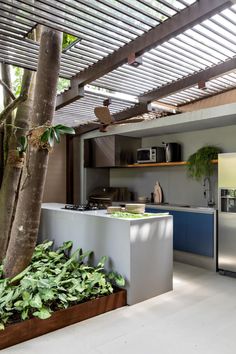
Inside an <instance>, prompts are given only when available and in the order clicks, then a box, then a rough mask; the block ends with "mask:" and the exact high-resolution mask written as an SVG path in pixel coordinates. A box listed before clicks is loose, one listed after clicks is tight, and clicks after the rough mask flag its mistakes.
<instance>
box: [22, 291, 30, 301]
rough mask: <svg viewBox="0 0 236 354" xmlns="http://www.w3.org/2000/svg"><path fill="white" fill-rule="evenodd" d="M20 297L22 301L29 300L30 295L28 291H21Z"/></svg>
mask: <svg viewBox="0 0 236 354" xmlns="http://www.w3.org/2000/svg"><path fill="white" fill-rule="evenodd" d="M22 298H23V300H24V301H29V300H30V298H31V295H30V293H29V292H28V291H23V293H22Z"/></svg>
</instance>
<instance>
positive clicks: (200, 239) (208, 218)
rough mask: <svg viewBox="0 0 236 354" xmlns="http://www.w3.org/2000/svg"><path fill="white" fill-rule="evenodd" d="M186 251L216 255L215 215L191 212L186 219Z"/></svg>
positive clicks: (210, 255)
mask: <svg viewBox="0 0 236 354" xmlns="http://www.w3.org/2000/svg"><path fill="white" fill-rule="evenodd" d="M186 223H187V225H186V229H187V230H186V231H187V235H188V237H187V243H186V251H187V252H191V253H196V254H200V255H202V256H208V257H213V256H214V215H213V214H203V213H202V214H200V213H189V216H188V218H187V220H186Z"/></svg>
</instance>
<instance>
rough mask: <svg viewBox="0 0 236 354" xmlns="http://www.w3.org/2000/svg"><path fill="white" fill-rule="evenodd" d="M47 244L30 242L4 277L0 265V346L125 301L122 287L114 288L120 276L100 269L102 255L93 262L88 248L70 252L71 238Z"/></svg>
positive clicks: (111, 308)
mask: <svg viewBox="0 0 236 354" xmlns="http://www.w3.org/2000/svg"><path fill="white" fill-rule="evenodd" d="M52 246H53V242H52V241H49V242H45V243H43V244H41V245H38V246H36V248H35V251H34V254H33V257H32V260H31V263H30V264H29V266H28V267H27V268H26V269H24V270H23V271H22V272H21V273H19V274H17V275H16V276H15V277H13V278H6V279H4V274H3V265H1V266H0V330H1V331H0V349H3V348H6V347H8V346H11V345H14V344H17V343H20V342H23V341H25V340H28V339H31V338H35V337H37V336H40V335H42V334H45V333H48V332H51V331H54V330H56V329H59V328H62V327H65V326H68V325H70V324H73V323H76V322H79V321H82V320H84V319H87V318H90V317H93V316H96V315H99V314H101V313H104V312H107V311H110V310H113V309H116V308H118V307H121V306H124V305H126V291H125V290H117V286H118V287H120V286H121V287H122V286H124V278H123V277H122V276H121V275H119V274H118V273H116V272H113V271H112V272H106V271H105V269H104V265H105V262H106V261H107V257H106V256H104V257H102V258H101V259H100V261H99V263H98V264H97V265H96V266H94V265H92V262H91V261H92V259H91V258H92V256H93V252H90V251H89V252H85V253H83V252H82V249H77V250H76V251H75V252H74V253H73V254H72V255H71V254H70V253H71V249H72V246H73V244H72V242H71V241H68V242H64V244H63V245H62V246H61V247H59V248H58V249H57V250H53V249H52ZM85 259H87V262H85Z"/></svg>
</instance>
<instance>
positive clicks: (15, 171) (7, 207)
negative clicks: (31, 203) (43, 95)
mask: <svg viewBox="0 0 236 354" xmlns="http://www.w3.org/2000/svg"><path fill="white" fill-rule="evenodd" d="M32 75H35V74H33V73H32V71H29V70H25V71H24V75H23V79H22V89H21V92H22V93H24V94H27V95H28V99H27V100H26V101H24V102H22V103H21V104H20V105H19V107H18V109H17V113H16V118H15V122H14V125H15V126H16V127H19V128H20V129H17V130H16V132H15V133H14V134H11V137H10V139H9V143H8V147H9V156H8V159H7V163H6V165H5V168H4V174H3V180H2V186H1V189H0V210H1V213H0V262H1V261H2V260H3V258H4V257H5V254H6V250H7V246H8V242H9V236H10V231H11V225H12V220H13V217H14V209H15V205H16V201H17V194H18V188H19V184H20V177H21V174H22V169H23V160H22V161H21V160H20V159H19V157H18V151H17V141H18V138H19V137H20V136H23V135H25V134H26V133H27V131H28V129H29V124H30V123H29V122H30V118H31V110H32V99H33V97H32V94H33V80H31V78H32ZM14 157H15V158H14Z"/></svg>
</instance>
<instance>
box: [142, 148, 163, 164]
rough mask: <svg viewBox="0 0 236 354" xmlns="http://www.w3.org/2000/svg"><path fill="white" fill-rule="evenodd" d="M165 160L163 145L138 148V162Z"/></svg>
mask: <svg viewBox="0 0 236 354" xmlns="http://www.w3.org/2000/svg"><path fill="white" fill-rule="evenodd" d="M164 161H165V149H164V148H163V147H148V148H140V149H138V150H137V163H155V162H164Z"/></svg>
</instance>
